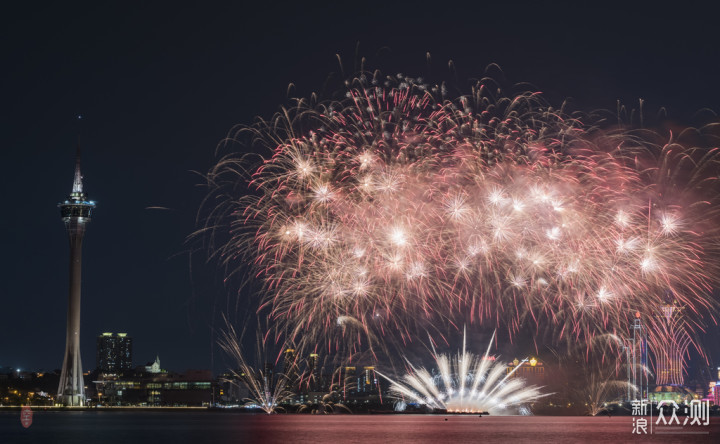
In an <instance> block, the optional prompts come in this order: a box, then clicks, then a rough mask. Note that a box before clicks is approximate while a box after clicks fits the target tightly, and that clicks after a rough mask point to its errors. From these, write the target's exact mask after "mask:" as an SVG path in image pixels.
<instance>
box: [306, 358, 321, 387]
mask: <svg viewBox="0 0 720 444" xmlns="http://www.w3.org/2000/svg"><path fill="white" fill-rule="evenodd" d="M319 359H320V356H319V355H318V354H317V353H310V357H309V358H308V363H307V370H308V388H309V391H311V392H314V391H317V390H320V386H321V383H320V362H319Z"/></svg>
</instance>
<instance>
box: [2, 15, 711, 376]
mask: <svg viewBox="0 0 720 444" xmlns="http://www.w3.org/2000/svg"><path fill="white" fill-rule="evenodd" d="M47 3H48V4H47V5H46V4H42V3H32V4H31V3H27V4H26V5H23V6H20V5H14V6H12V7H8V6H3V10H2V12H0V22H1V24H0V33H1V34H2V37H1V38H0V42H1V43H0V45H1V48H2V52H1V54H2V63H0V66H1V68H0V90H1V91H2V94H1V95H0V106H1V109H2V111H1V112H2V115H1V116H0V122H1V124H0V125H1V126H0V141H1V142H0V143H1V144H2V155H3V160H2V167H3V172H2V174H1V175H0V189H2V202H3V203H2V217H0V239H2V241H1V244H0V245H1V251H2V255H0V261H2V264H1V266H0V270H1V271H0V300H1V301H2V305H1V307H2V311H1V312H2V317H1V318H0V367H3V366H11V367H19V368H22V369H29V370H38V369H45V370H52V369H56V368H60V366H61V364H62V358H63V351H64V346H65V323H66V308H67V285H68V281H67V279H68V277H67V267H68V257H67V256H68V245H67V237H66V235H65V233H64V229H63V224H62V222H61V220H60V216H59V210H58V208H57V207H56V204H57V203H58V202H60V201H61V200H64V198H65V197H66V196H67V195H68V193H69V192H70V189H71V186H72V178H73V167H74V153H75V147H76V144H77V140H78V134H79V135H80V143H81V145H82V149H83V160H82V162H83V173H84V176H85V188H86V191H87V193H88V195H89V197H90V198H91V199H93V200H95V201H97V209H96V212H95V216H94V217H93V221H92V223H91V224H90V226H89V228H88V232H87V235H86V237H85V247H84V264H83V265H84V268H83V273H84V276H83V277H84V280H83V305H82V316H83V319H82V330H81V331H82V338H81V344H82V357H83V363H84V368H85V369H92V368H94V367H95V337H96V336H97V335H98V334H100V333H101V332H104V331H113V332H118V331H122V332H127V333H128V334H129V335H130V336H132V337H133V338H134V361H135V363H136V364H144V363H145V362H147V361H151V360H153V359H154V357H155V356H156V355H159V356H160V359H161V361H162V365H163V367H165V368H167V369H170V370H176V371H183V370H185V369H188V368H214V369H215V370H216V371H217V370H221V369H222V368H223V367H224V358H223V357H222V356H221V354H220V353H219V352H218V351H217V347H216V346H214V345H213V344H214V341H215V337H214V335H213V334H212V330H213V329H214V328H218V327H219V326H220V322H219V319H220V313H221V312H222V311H223V310H224V308H223V307H225V303H226V301H227V300H228V299H233V298H235V297H236V296H235V295H234V293H233V290H232V289H229V290H226V289H224V288H223V285H222V283H221V279H220V278H221V274H220V273H219V272H214V271H213V268H212V267H209V266H207V267H203V266H202V257H199V256H201V254H196V255H194V256H193V258H194V259H192V260H191V257H190V255H189V251H190V250H191V248H193V246H192V244H188V243H186V238H187V236H188V235H190V234H191V233H192V232H193V230H194V229H195V227H196V225H195V216H196V213H197V209H198V206H199V204H200V200H201V199H202V197H203V195H204V190H203V189H202V187H199V186H198V184H201V183H202V182H203V181H202V178H201V177H200V175H198V174H197V173H195V171H197V172H200V173H202V172H205V171H207V170H208V168H209V167H210V166H211V165H212V162H213V159H215V148H216V146H217V144H218V143H219V142H220V141H221V139H222V138H223V137H224V136H225V135H226V134H227V132H228V131H229V130H230V129H231V127H232V126H233V125H235V124H238V123H245V124H249V123H252V122H253V119H254V118H255V117H256V116H262V117H265V118H269V117H270V116H272V114H273V113H274V112H275V111H277V110H278V109H279V106H280V105H287V104H289V100H288V95H287V86H288V84H289V83H291V82H292V83H294V84H295V85H296V88H295V90H294V93H293V95H300V96H307V95H309V93H310V92H312V91H316V90H320V89H322V88H323V85H324V84H325V82H326V80H327V79H328V77H329V76H335V77H334V78H337V73H338V70H339V68H338V63H337V59H336V57H335V54H337V53H339V54H340V55H341V57H342V59H343V64H344V68H345V72H346V73H351V72H352V71H353V68H354V67H355V66H356V60H357V56H356V54H359V55H361V56H365V57H367V59H368V63H367V65H368V66H369V67H371V68H380V69H381V70H382V71H383V72H385V73H388V74H394V73H397V72H403V73H406V74H408V75H411V76H424V77H426V78H428V79H429V80H431V81H438V80H446V79H458V80H457V81H458V84H460V85H468V84H469V83H468V82H466V79H469V78H471V77H480V76H482V75H483V73H484V69H485V67H486V66H487V65H488V64H489V63H491V62H496V63H498V64H499V65H500V66H501V67H502V68H503V71H504V74H505V76H506V78H507V79H508V80H509V81H510V82H513V83H514V82H529V83H531V84H532V85H534V86H535V87H537V88H538V89H539V90H541V91H543V92H544V93H545V96H546V98H547V99H548V100H549V101H550V102H551V103H554V104H556V105H559V104H560V102H561V100H562V99H564V98H566V97H571V98H573V102H574V104H575V106H576V108H578V109H582V110H592V109H597V108H607V109H615V107H616V102H617V100H618V99H619V100H621V101H622V102H623V103H625V104H627V105H628V106H631V107H632V106H636V104H637V102H638V99H640V98H642V99H644V100H645V112H646V114H647V115H648V116H652V115H655V114H656V113H657V111H658V109H659V108H661V107H665V108H666V110H667V113H668V116H669V117H670V119H671V120H674V121H677V122H681V123H685V122H689V123H692V122H693V119H696V118H697V117H696V116H695V113H696V111H698V110H700V109H702V108H711V109H714V110H715V111H720V87H719V86H718V85H719V83H718V78H719V76H718V71H719V68H720V45H718V43H717V42H718V35H717V31H716V30H717V19H716V15H715V14H713V13H712V11H710V10H706V9H695V8H692V7H690V6H688V5H689V3H688V2H680V3H677V4H676V5H674V6H673V8H670V9H668V8H666V7H663V6H660V5H661V4H662V3H663V2H653V3H649V4H648V6H646V7H640V6H637V5H631V3H634V2H625V3H624V4H621V6H618V5H610V4H608V3H606V2H602V3H598V5H599V6H595V7H588V6H586V5H585V3H586V2H577V3H576V6H571V7H563V8H559V7H550V6H548V5H550V3H551V2H530V4H531V5H532V6H526V5H522V4H510V3H511V2H493V3H486V2H482V1H475V2H471V3H470V4H471V5H472V6H466V5H461V4H453V3H452V2H448V1H441V2H434V3H432V4H430V5H423V4H422V3H420V2H413V3H411V4H407V5H396V4H395V2H385V3H384V4H376V5H373V4H371V3H367V2H348V3H347V4H344V2H331V4H329V5H322V6H320V5H311V4H310V3H309V2H305V1H301V2H293V3H291V4H289V5H287V6H280V5H278V4H275V3H274V2H255V3H253V4H246V3H245V2H234V3H228V4H225V5H223V6H219V5H215V6H211V5H209V3H204V4H203V6H198V7H195V8H189V7H185V6H179V4H173V3H168V4H167V5H166V6H159V5H157V6H142V7H140V6H131V5H130V3H131V2H122V3H119V2H118V3H113V2H92V3H88V4H85V5H81V4H79V3H77V2H47ZM358 42H359V49H357V48H358ZM426 52H430V53H431V55H432V62H431V64H430V65H428V63H427V61H426V57H425V54H426ZM449 59H452V60H453V61H454V64H455V66H456V71H455V72H450V71H449V70H448V67H447V61H448V60H449ZM333 73H334V74H333ZM78 115H81V116H82V117H83V118H82V121H81V123H80V125H79V124H78V119H77V116H78ZM191 263H192V264H193V271H192V273H191V270H190V268H191V267H190V264H191ZM245 296H246V295H245ZM713 331H715V332H717V330H713ZM719 347H720V346H718V345H717V341H714V348H712V347H711V348H710V349H709V352H710V356H711V358H712V359H714V361H715V362H714V364H715V365H718V364H720V348H719Z"/></svg>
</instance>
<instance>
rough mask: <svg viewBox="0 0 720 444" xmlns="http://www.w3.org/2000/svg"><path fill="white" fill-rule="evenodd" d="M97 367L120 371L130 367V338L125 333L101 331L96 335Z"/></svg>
mask: <svg viewBox="0 0 720 444" xmlns="http://www.w3.org/2000/svg"><path fill="white" fill-rule="evenodd" d="M96 363H97V369H98V370H99V371H101V372H104V373H122V372H126V371H128V370H130V369H132V338H131V337H129V336H128V335H127V333H103V334H101V335H100V336H98V337H97V359H96Z"/></svg>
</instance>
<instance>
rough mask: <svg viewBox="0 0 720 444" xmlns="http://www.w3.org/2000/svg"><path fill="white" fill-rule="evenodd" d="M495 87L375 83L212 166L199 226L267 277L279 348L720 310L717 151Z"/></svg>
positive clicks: (576, 331)
mask: <svg viewBox="0 0 720 444" xmlns="http://www.w3.org/2000/svg"><path fill="white" fill-rule="evenodd" d="M489 84H490V83H489V82H487V81H481V82H478V83H477V84H476V85H475V86H474V87H473V88H472V92H471V93H470V94H468V95H464V96H460V97H459V98H456V99H450V98H448V96H447V90H446V88H445V87H444V85H439V86H431V85H427V84H425V83H423V82H422V80H421V79H412V78H408V77H405V76H400V75H398V76H395V77H386V78H382V77H381V76H380V74H378V73H376V74H374V75H372V76H370V75H362V76H360V77H358V78H356V79H353V80H352V81H349V82H348V83H347V85H348V86H347V90H346V95H345V98H344V99H342V100H336V101H330V102H324V103H319V104H317V103H314V102H309V101H305V100H299V101H298V103H297V105H296V106H295V107H294V108H292V109H289V110H284V111H283V112H282V113H280V114H278V115H277V116H276V117H275V118H274V119H273V120H272V121H270V122H263V123H260V124H258V125H255V126H253V127H250V128H247V127H244V128H242V129H240V130H238V131H237V132H233V133H232V134H231V137H230V139H229V140H230V141H242V140H251V143H257V144H259V146H262V147H269V148H270V150H271V154H270V155H268V156H267V157H265V158H263V159H262V160H261V161H260V162H259V164H258V166H257V167H256V168H255V169H251V170H248V168H250V165H251V164H252V161H251V160H250V159H249V158H248V157H247V156H236V155H232V154H231V155H229V156H227V157H224V158H222V159H221V160H220V161H219V162H218V163H217V165H216V166H215V167H214V168H213V169H212V170H211V171H210V173H209V175H208V179H209V183H210V186H211V193H210V196H209V198H208V200H207V201H206V208H209V215H208V217H207V218H206V221H207V225H206V230H204V232H210V233H212V235H213V237H212V239H211V250H212V251H213V253H214V254H215V256H216V257H217V258H219V259H220V260H221V261H222V262H223V263H224V264H225V265H226V266H227V267H228V269H229V270H230V271H231V272H235V271H241V272H243V273H249V270H248V265H247V264H248V263H251V264H252V268H253V269H254V272H253V273H249V274H250V275H251V276H254V277H259V278H261V279H262V281H263V282H264V286H265V288H264V291H263V296H262V298H263V300H262V302H261V304H260V310H266V311H267V313H268V316H269V319H270V320H271V322H272V323H273V325H274V326H275V328H276V329H277V332H278V335H285V336H286V338H288V339H289V340H290V341H293V342H294V343H300V344H301V346H302V344H303V343H306V345H308V344H311V345H312V346H315V344H317V343H319V342H320V341H318V339H319V338H323V339H325V340H326V344H327V346H328V347H329V348H331V349H332V348H337V347H339V345H338V344H339V343H340V342H343V341H347V342H348V343H355V344H360V343H363V342H366V343H367V344H369V345H371V346H372V344H373V343H377V342H379V338H387V337H388V336H392V337H396V338H400V339H401V340H403V341H405V340H407V338H409V337H410V336H411V331H412V328H413V327H414V326H416V325H417V324H418V323H425V325H429V324H432V323H433V322H437V321H438V320H441V321H442V323H448V322H453V321H458V320H460V319H462V321H465V320H467V321H468V322H490V323H492V324H495V325H501V324H502V325H506V326H507V328H508V329H509V331H510V332H515V331H517V330H519V329H520V328H521V327H522V326H524V325H528V324H533V325H535V326H536V327H537V328H544V327H546V326H551V327H552V328H553V329H554V330H553V331H555V333H556V338H557V339H570V338H575V339H578V338H582V337H590V336H592V335H593V334H595V332H596V331H611V332H612V331H617V330H618V329H619V328H622V329H624V328H625V325H626V324H627V321H628V319H631V317H632V315H633V314H634V313H636V312H638V311H639V312H641V313H649V312H651V311H652V309H653V307H657V306H660V305H662V304H663V303H664V295H665V294H666V293H667V292H668V291H670V292H672V293H673V294H674V295H675V298H676V299H677V300H678V303H679V304H681V305H683V306H685V307H687V310H686V311H687V313H693V314H695V315H698V316H695V318H696V319H702V316H703V315H705V314H706V313H708V312H710V310H709V309H710V308H712V306H713V301H712V299H711V298H710V296H709V290H710V288H711V286H712V285H713V284H714V283H715V281H714V280H715V277H716V276H718V275H720V274H719V273H716V271H717V260H716V257H717V253H718V251H717V250H718V224H717V223H715V220H716V217H717V212H718V208H719V207H718V181H717V167H718V158H717V150H715V149H705V148H693V147H691V146H695V145H689V144H686V143H684V139H683V137H684V135H682V134H681V135H679V136H672V135H671V136H670V137H669V139H666V140H665V141H664V142H658V140H659V136H658V135H657V134H655V133H651V132H647V131H631V130H625V129H617V128H615V129H613V128H604V129H603V128H601V127H602V126H603V122H602V120H601V119H599V118H598V117H597V116H584V115H575V114H572V115H571V114H567V113H566V112H564V111H563V110H556V109H552V108H551V107H549V106H548V105H547V104H545V103H544V102H543V101H542V100H541V99H540V98H539V97H538V94H536V93H523V94H520V95H516V96H511V97H504V96H502V94H501V93H500V92H498V93H497V94H496V93H495V89H494V88H489V87H488V85H489ZM604 126H605V127H607V126H608V125H604ZM693 134H694V135H697V134H700V133H693ZM246 136H249V137H250V139H248V137H246ZM245 184H249V189H245V188H244V186H245ZM228 233H229V234H230V237H229V239H227V236H226V235H227V234H228ZM218 239H223V240H222V241H219V240H218ZM697 322H701V321H697ZM456 325H457V324H456Z"/></svg>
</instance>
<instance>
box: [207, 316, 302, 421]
mask: <svg viewBox="0 0 720 444" xmlns="http://www.w3.org/2000/svg"><path fill="white" fill-rule="evenodd" d="M220 347H221V348H222V349H223V350H224V351H225V353H227V354H228V356H230V358H232V359H233V360H234V361H235V366H234V368H235V369H237V370H231V371H230V372H231V374H232V375H233V379H231V380H228V382H230V383H232V384H237V385H244V386H245V387H246V388H247V389H248V391H249V392H250V398H248V399H246V400H245V401H246V406H251V407H257V408H259V409H260V410H262V411H264V412H265V413H267V414H272V413H275V412H276V411H277V410H279V409H282V408H281V407H280V404H281V403H283V402H286V401H288V400H290V399H291V397H292V395H293V394H292V392H290V391H289V390H288V385H289V384H288V376H287V375H284V374H277V375H273V374H272V373H268V372H264V371H262V370H260V369H257V368H255V367H253V366H252V365H250V364H249V363H248V362H247V360H246V359H245V355H244V354H243V352H242V342H241V340H240V338H239V337H238V335H237V334H236V332H235V329H234V328H233V327H232V326H230V325H228V326H227V329H226V330H225V332H224V333H223V336H222V338H221V340H220Z"/></svg>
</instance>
